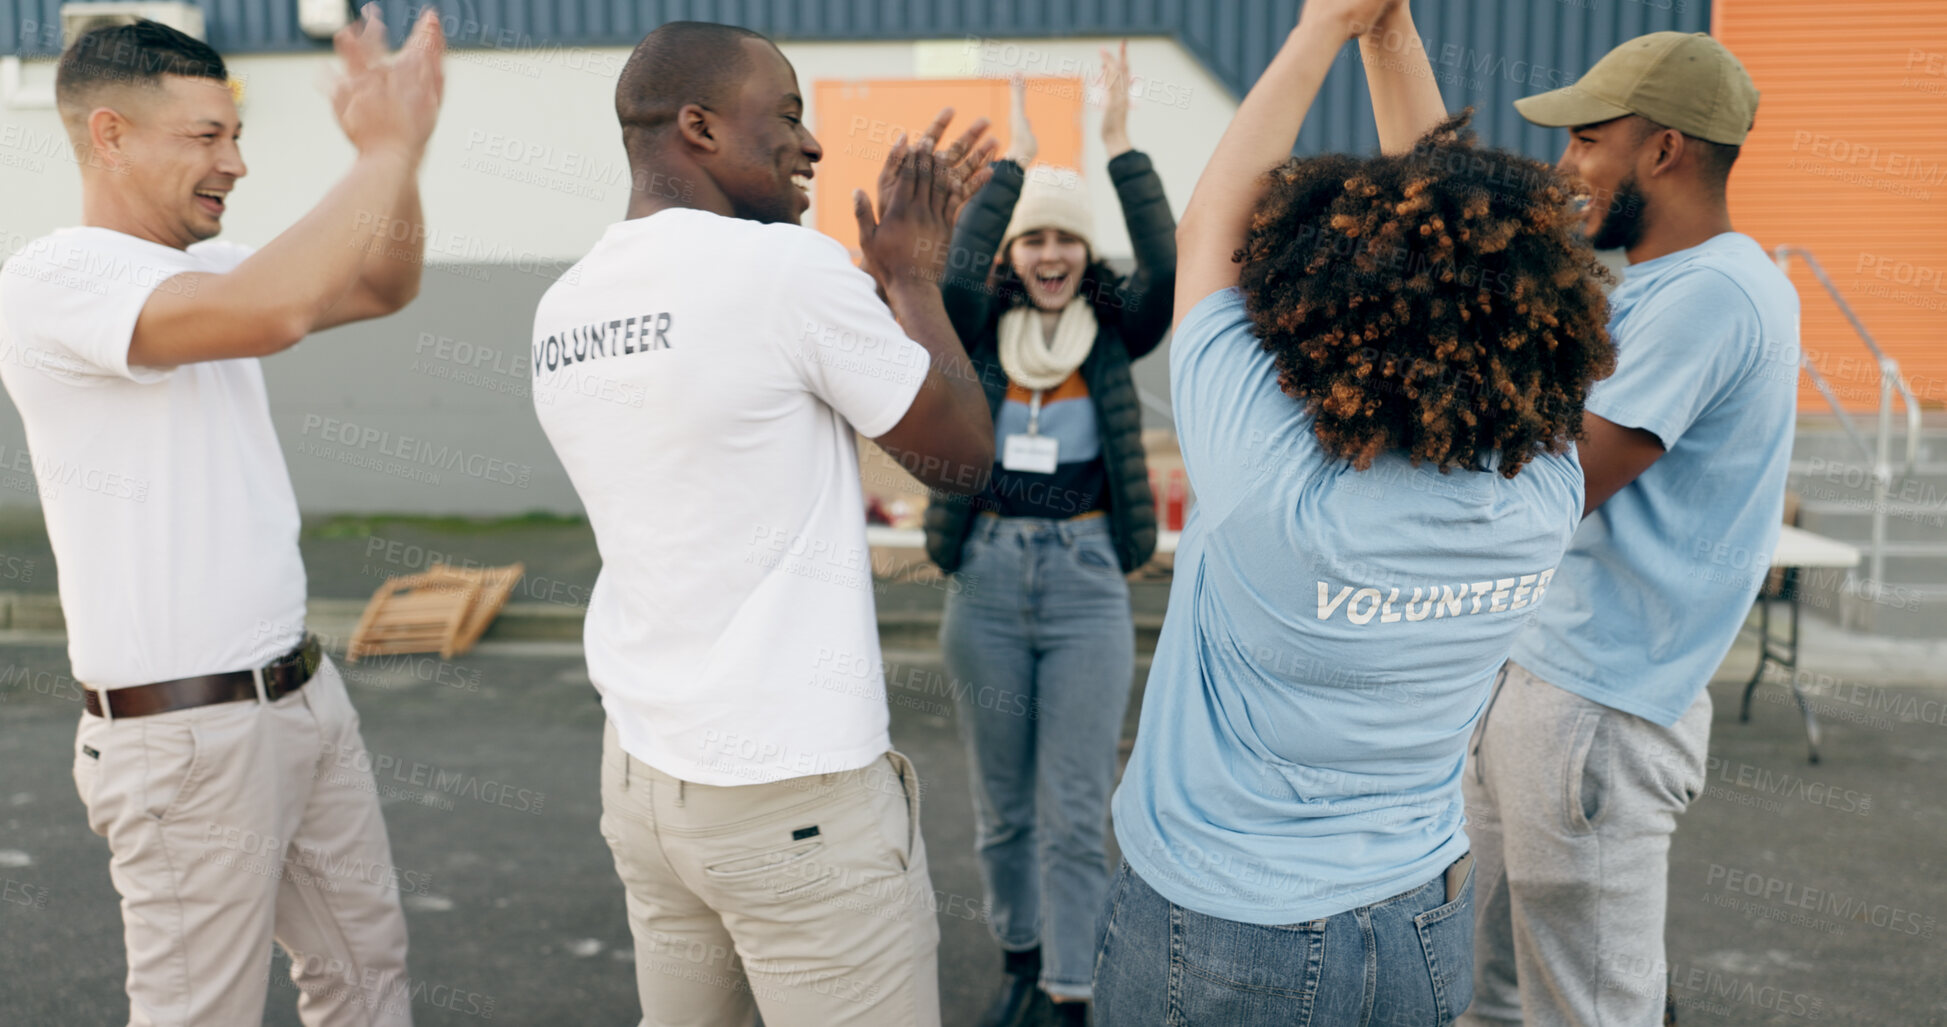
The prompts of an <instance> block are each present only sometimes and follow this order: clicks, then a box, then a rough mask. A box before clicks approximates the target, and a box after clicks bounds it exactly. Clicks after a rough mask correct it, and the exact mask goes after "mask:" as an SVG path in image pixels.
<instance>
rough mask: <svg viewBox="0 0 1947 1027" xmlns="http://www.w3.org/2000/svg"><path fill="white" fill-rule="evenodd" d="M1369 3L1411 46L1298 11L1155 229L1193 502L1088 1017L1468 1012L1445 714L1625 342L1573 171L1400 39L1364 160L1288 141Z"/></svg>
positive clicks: (1375, 77) (1578, 497) (1494, 626)
mask: <svg viewBox="0 0 1947 1027" xmlns="http://www.w3.org/2000/svg"><path fill="white" fill-rule="evenodd" d="M1381 14H1383V15H1384V17H1383V18H1382V19H1380V22H1379V25H1378V26H1377V27H1374V28H1373V33H1374V34H1375V35H1376V36H1380V37H1381V38H1393V39H1400V38H1405V39H1417V38H1419V37H1418V35H1417V34H1416V33H1415V31H1414V29H1413V25H1412V20H1411V16H1410V14H1409V13H1408V12H1407V11H1406V10H1405V7H1404V5H1403V4H1402V5H1398V6H1392V5H1390V4H1388V3H1386V2H1384V0H1364V2H1360V0H1343V2H1320V0H1313V2H1311V3H1308V4H1307V5H1306V7H1305V11H1304V14H1303V16H1302V18H1301V20H1300V22H1299V24H1298V26H1297V28H1296V29H1294V30H1293V32H1292V34H1291V36H1290V38H1289V39H1288V41H1287V42H1286V43H1285V45H1284V47H1283V48H1282V50H1281V51H1280V52H1279V53H1278V55H1277V57H1276V58H1275V59H1274V60H1273V61H1272V63H1271V66H1270V67H1269V68H1268V69H1267V70H1266V71H1265V73H1264V76H1263V77H1262V78H1261V79H1260V80H1259V81H1258V83H1257V84H1256V86H1255V87H1254V88H1253V89H1252V91H1251V93H1250V95H1249V96H1248V97H1247V98H1246V99H1245V100H1244V102H1243V104H1242V105H1241V106H1240V107H1239V109H1238V113H1237V117H1236V119H1235V120H1234V121H1233V122H1232V123H1231V126H1230V128H1229V130H1228V131H1227V132H1226V133H1225V135H1224V137H1223V140H1222V142H1221V143H1220V144H1219V146H1218V149H1217V151H1216V153H1215V154H1214V155H1213V156H1212V158H1211V161H1210V165H1209V167H1208V168H1207V169H1206V170H1205V171H1204V173H1203V176H1202V178H1201V179H1200V180H1199V181H1198V183H1197V187H1196V192H1195V193H1194V194H1193V196H1192V197H1191V199H1190V202H1189V205H1188V208H1187V209H1186V211H1185V212H1184V215H1183V218H1182V220H1181V222H1180V226H1181V227H1180V228H1179V230H1178V232H1177V246H1178V254H1179V257H1178V278H1177V282H1178V291H1177V306H1176V309H1177V310H1178V311H1179V312H1181V313H1179V317H1180V318H1181V320H1180V323H1179V324H1178V326H1177V330H1176V335H1175V337H1174V341H1173V343H1172V344H1171V354H1170V356H1171V367H1170V374H1171V394H1172V399H1173V405H1174V411H1175V416H1176V425H1177V436H1178V440H1179V442H1180V444H1181V446H1182V451H1183V459H1184V464H1185V467H1186V468H1187V470H1188V472H1189V476H1190V481H1191V485H1192V486H1193V487H1194V489H1195V491H1196V496H1197V503H1196V508H1195V511H1194V513H1193V514H1192V515H1191V519H1190V523H1189V525H1188V527H1187V529H1186V530H1185V532H1184V535H1183V538H1182V543H1181V545H1180V547H1179V549H1178V551H1177V555H1176V567H1175V576H1174V581H1173V583H1172V586H1171V592H1170V601H1169V613H1168V616H1167V617H1166V618H1165V619H1164V623H1163V632H1162V636H1161V638H1160V639H1159V641H1158V643H1157V647H1156V655H1155V658H1154V662H1153V664H1152V667H1151V670H1150V674H1149V682H1148V688H1147V691H1146V694H1145V696H1144V700H1143V709H1142V721H1141V727H1140V730H1139V732H1138V734H1137V738H1136V745H1135V751H1134V753H1133V755H1132V757H1131V759H1130V762H1129V766H1128V769H1127V771H1126V773H1125V775H1124V778H1123V781H1122V785H1121V787H1120V788H1119V789H1118V790H1117V792H1116V795H1115V798H1114V800H1113V807H1112V808H1113V811H1114V816H1115V830H1116V837H1117V840H1118V841H1119V842H1120V844H1121V848H1122V853H1123V858H1124V863H1123V865H1122V867H1121V868H1120V870H1119V872H1118V874H1117V878H1116V881H1115V883H1114V884H1113V885H1112V886H1111V894H1110V904H1109V909H1108V913H1107V918H1106V922H1105V925H1104V927H1103V937H1102V943H1101V946H1100V951H1099V955H1098V959H1097V964H1096V976H1095V985H1094V991H1095V996H1096V1003H1097V1006H1096V1018H1097V1022H1098V1023H1100V1024H1105V1025H1120V1024H1151V1023H1158V1022H1163V1021H1164V1020H1167V1021H1168V1022H1170V1023H1189V1024H1211V1025H1223V1027H1251V1025H1256V1024H1289V1023H1308V1024H1312V1025H1315V1027H1317V1025H1337V1024H1365V1023H1395V1024H1415V1025H1424V1024H1443V1023H1447V1022H1449V1021H1451V1020H1452V1018H1453V1017H1454V1016H1455V1015H1456V1014H1458V1013H1459V1012H1460V1010H1462V1009H1464V1008H1466V1005H1467V1001H1468V993H1469V990H1470V988H1471V975H1470V973H1469V969H1470V967H1471V965H1472V958H1471V949H1472V938H1473V918H1472V906H1471V902H1470V899H1469V896H1470V894H1471V880H1470V878H1469V876H1468V873H1467V861H1466V859H1465V856H1466V854H1467V852H1468V839H1467V836H1466V835H1465V834H1464V833H1463V832H1462V830H1461V824H1462V802H1461V790H1460V776H1461V769H1462V766H1463V764H1464V761H1465V758H1466V742H1467V732H1468V729H1469V727H1470V726H1471V725H1472V724H1473V722H1474V719H1475V717H1476V716H1477V715H1478V714H1479V712H1480V710H1481V708H1482V707H1483V706H1484V705H1485V704H1486V702H1487V698H1488V694H1489V691H1490V687H1491V684H1492V682H1493V679H1494V675H1495V672H1496V671H1497V670H1498V669H1499V667H1500V666H1501V664H1502V662H1503V661H1504V660H1505V659H1506V658H1507V653H1508V647H1509V645H1510V644H1511V642H1512V641H1513V638H1514V634H1515V632H1516V630H1517V629H1518V628H1519V627H1520V625H1521V624H1522V623H1523V622H1524V621H1525V620H1526V619H1527V618H1528V617H1529V616H1530V615H1531V611H1532V610H1533V609H1534V607H1535V605H1536V604H1537V603H1539V602H1542V601H1543V600H1544V598H1545V597H1546V596H1547V594H1548V593H1549V591H1550V589H1551V587H1552V584H1551V583H1552V579H1553V576H1554V573H1555V568H1556V564H1557V563H1558V561H1559V560H1560V559H1561V556H1562V553H1563V551H1564V550H1565V549H1566V548H1567V546H1568V542H1569V539H1570V538H1571V537H1572V536H1573V534H1574V532H1575V528H1576V524H1577V523H1578V522H1579V520H1580V519H1581V513H1582V498H1583V497H1582V489H1583V482H1582V473H1581V470H1580V468H1579V466H1578V465H1577V462H1576V459H1575V457H1574V454H1573V446H1572V442H1573V439H1574V437H1575V434H1576V432H1577V429H1578V428H1579V426H1580V424H1581V420H1582V402H1583V397H1584V396H1585V395H1586V394H1587V391H1588V388H1589V386H1590V383H1591V382H1592V381H1594V380H1596V379H1599V378H1600V377H1602V376H1603V375H1605V374H1607V373H1608V371H1609V369H1610V367H1611V366H1612V364H1613V350H1612V348H1611V346H1610V344H1609V341H1608V338H1607V336H1606V334H1605V333H1604V330H1603V321H1604V318H1605V316H1606V309H1605V306H1604V303H1603V299H1602V293H1601V288H1600V285H1599V282H1598V280H1597V279H1598V277H1599V276H1600V274H1601V272H1600V269H1599V267H1598V266H1597V265H1596V263H1595V261H1594V259H1593V255H1592V254H1591V252H1590V251H1589V250H1588V249H1587V248H1586V247H1585V246H1583V245H1581V243H1580V242H1579V241H1578V240H1577V239H1576V238H1575V234H1574V229H1575V224H1576V222H1577V220H1578V218H1577V217H1576V215H1575V214H1574V213H1573V212H1572V207H1571V198H1572V195H1573V194H1572V192H1571V190H1570V188H1569V186H1568V183H1567V182H1566V181H1565V180H1563V179H1562V178H1561V177H1560V176H1558V175H1557V174H1556V173H1555V172H1553V171H1552V170H1551V169H1549V168H1547V167H1546V166H1544V165H1542V164H1539V163H1537V162H1535V161H1532V160H1528V159H1527V158H1524V157H1519V156H1517V155H1513V154H1507V153H1501V152H1496V151H1491V150H1483V149H1479V148H1477V147H1476V146H1474V145H1473V141H1472V139H1471V137H1470V136H1469V135H1468V134H1466V133H1465V131H1464V125H1465V122H1466V117H1467V116H1466V115H1461V116H1459V117H1456V118H1447V117H1446V112H1445V110H1444V108H1443V106H1442V104H1441V100H1440V95H1439V90H1438V88H1437V86H1435V85H1434V84H1433V83H1434V80H1433V78H1432V75H1431V74H1430V70H1429V69H1428V68H1427V66H1426V59H1425V55H1424V54H1423V53H1419V54H1418V66H1417V67H1414V66H1413V62H1411V61H1403V60H1401V59H1399V58H1398V57H1397V56H1396V55H1395V54H1394V53H1388V52H1386V51H1384V50H1383V49H1380V48H1378V47H1377V46H1375V45H1373V44H1371V43H1368V44H1366V47H1367V53H1366V56H1367V58H1368V61H1367V73H1368V80H1369V81H1370V82H1371V87H1372V91H1373V106H1374V110H1375V112H1376V114H1377V116H1378V122H1379V128H1380V140H1381V143H1382V145H1383V147H1384V152H1383V154H1382V155H1381V156H1379V157H1374V158H1369V159H1359V158H1354V157H1347V156H1339V155H1327V156H1322V157H1314V158H1306V159H1297V160H1289V159H1287V158H1288V156H1289V154H1290V151H1291V144H1292V141H1293V140H1294V138H1295V137H1296V135H1297V133H1298V126H1299V122H1300V120H1301V119H1302V118H1303V117H1304V114H1305V110H1306V108H1307V107H1308V106H1309V104H1310V100H1311V99H1312V98H1313V97H1315V96H1316V95H1317V91H1318V88H1319V85H1320V84H1321V82H1322V80H1323V79H1324V76H1325V74H1326V71H1327V69H1329V68H1330V67H1331V66H1332V64H1333V63H1334V56H1335V54H1336V53H1337V52H1338V50H1339V49H1340V48H1341V47H1342V46H1343V45H1344V44H1345V42H1346V40H1347V39H1348V38H1351V37H1352V35H1353V34H1354V33H1356V32H1358V31H1360V29H1359V28H1357V27H1355V26H1360V25H1364V26H1372V23H1373V21H1374V20H1375V19H1376V18H1379V17H1380V15H1381ZM1370 38H1371V37H1368V39H1370ZM1415 52H1416V53H1417V51H1415ZM1429 128H1431V131H1427V129H1429ZM1423 132H1424V133H1425V134H1424V135H1422V133H1423ZM1416 139H1417V142H1416ZM1240 250H1241V251H1242V254H1243V256H1242V259H1241V263H1240V262H1233V260H1232V259H1231V254H1232V253H1234V252H1238V251H1240ZM1370 982H1377V986H1376V987H1374V986H1373V984H1372V983H1370Z"/></svg>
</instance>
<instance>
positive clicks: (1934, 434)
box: [1792, 412, 1947, 462]
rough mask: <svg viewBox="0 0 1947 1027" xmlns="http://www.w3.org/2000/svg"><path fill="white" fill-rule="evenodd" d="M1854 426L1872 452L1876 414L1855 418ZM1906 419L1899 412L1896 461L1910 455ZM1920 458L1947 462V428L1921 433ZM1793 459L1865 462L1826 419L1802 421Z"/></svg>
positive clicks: (1856, 447)
mask: <svg viewBox="0 0 1947 1027" xmlns="http://www.w3.org/2000/svg"><path fill="white" fill-rule="evenodd" d="M1853 423H1854V424H1855V425H1857V426H1858V428H1859V433H1860V435H1861V436H1862V437H1863V438H1864V439H1865V441H1866V447H1867V448H1868V449H1869V450H1870V449H1871V448H1872V447H1873V445H1874V440H1873V432H1874V429H1875V427H1876V415H1874V414H1870V413H1869V414H1865V415H1864V416H1855V417H1854V418H1853ZM1905 432H1906V428H1905V419H1904V418H1903V417H1901V416H1899V414H1898V413H1897V412H1896V413H1895V416H1894V419H1893V435H1892V451H1893V459H1894V460H1896V461H1897V460H1902V459H1904V458H1905V456H1906V434H1905ZM1917 452H1918V455H1919V459H1920V460H1921V461H1923V462H1926V461H1947V427H1940V426H1928V427H1923V428H1922V429H1921V430H1920V441H1919V445H1918V447H1917ZM1792 456H1793V458H1794V459H1811V458H1820V459H1824V460H1833V461H1844V462H1854V461H1857V460H1860V459H1862V458H1863V457H1862V455H1861V453H1860V448H1859V445H1858V444H1857V443H1855V442H1853V441H1852V437H1851V436H1849V435H1847V434H1846V433H1845V429H1843V428H1841V427H1839V424H1838V422H1837V421H1834V420H1826V421H1822V422H1819V423H1816V424H1815V423H1810V422H1805V421H1801V422H1800V423H1799V425H1798V431H1797V432H1796V433H1795V434H1794V435H1793V437H1792Z"/></svg>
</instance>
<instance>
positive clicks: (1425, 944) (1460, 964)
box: [1413, 869, 1474, 1024]
mask: <svg viewBox="0 0 1947 1027" xmlns="http://www.w3.org/2000/svg"><path fill="white" fill-rule="evenodd" d="M1413 927H1414V929H1415V930H1416V931H1417V932H1418V933H1419V935H1420V948H1421V949H1422V950H1423V951H1424V952H1425V953H1426V969H1427V973H1428V974H1429V975H1430V976H1431V977H1432V979H1433V1002H1434V1005H1435V1006H1436V1008H1437V1009H1438V1012H1439V1017H1440V1019H1439V1020H1438V1022H1439V1023H1442V1024H1447V1023H1452V1022H1453V1020H1454V1018H1455V1017H1457V1016H1459V1015H1460V1014H1461V1013H1464V1012H1466V1011H1467V1006H1468V1005H1469V1004H1471V1003H1472V1002H1473V1001H1474V874H1473V871H1472V870H1471V869H1469V870H1468V872H1467V881H1466V883H1465V884H1463V885H1461V888H1460V895H1459V897H1457V898H1455V899H1454V900H1453V901H1452V902H1448V903H1446V904H1444V905H1439V906H1435V907H1433V908H1432V909H1429V910H1427V911H1426V912H1424V913H1421V914H1420V915H1418V916H1416V917H1414V918H1413Z"/></svg>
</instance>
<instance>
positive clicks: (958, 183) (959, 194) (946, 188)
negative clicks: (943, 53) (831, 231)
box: [852, 107, 999, 293]
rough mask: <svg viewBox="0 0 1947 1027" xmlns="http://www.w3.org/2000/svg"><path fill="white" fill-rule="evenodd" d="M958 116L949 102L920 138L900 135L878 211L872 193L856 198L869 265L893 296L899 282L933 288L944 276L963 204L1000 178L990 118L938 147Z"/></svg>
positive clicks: (882, 177)
mask: <svg viewBox="0 0 1947 1027" xmlns="http://www.w3.org/2000/svg"><path fill="white" fill-rule="evenodd" d="M952 120H953V108H951V107H948V108H946V109H945V110H942V111H941V112H940V113H939V116H938V117H936V118H934V119H933V124H932V125H930V126H928V127H927V129H926V132H925V134H923V135H921V136H920V137H919V139H917V140H915V141H913V142H911V143H910V144H909V143H908V142H907V139H906V137H905V135H904V133H901V135H900V136H899V138H898V139H897V140H896V141H894V143H893V145H892V149H891V150H890V151H888V152H887V154H886V162H885V165H884V167H882V168H881V169H880V171H879V183H878V192H879V195H878V209H877V213H876V215H875V213H874V209H873V201H872V200H871V199H870V198H868V197H867V196H866V195H865V190H863V189H859V190H856V191H854V193H853V195H852V211H853V214H854V215H855V216H856V217H857V218H858V223H859V250H860V252H861V253H862V254H863V255H864V258H865V270H866V271H868V272H870V273H871V275H872V277H873V278H874V279H876V280H877V281H878V283H879V286H880V288H881V289H882V290H883V291H885V292H887V293H890V292H891V291H892V288H893V284H894V282H895V281H896V280H898V279H910V278H913V277H918V278H921V279H923V280H924V281H926V282H927V283H929V285H933V284H935V283H937V282H938V281H939V279H940V276H941V274H942V273H943V272H944V270H945V267H946V251H947V244H948V243H949V242H950V241H951V240H952V236H953V224H954V222H955V221H956V220H958V219H959V217H960V208H961V207H963V206H965V205H966V202H967V200H968V199H969V198H971V197H972V196H973V194H974V193H976V192H978V191H980V187H981V186H983V185H985V184H986V183H987V179H988V178H990V177H992V175H993V171H992V169H990V168H989V167H988V166H987V164H988V162H989V161H991V160H993V158H994V151H995V150H996V149H998V148H999V144H997V143H996V142H995V141H994V140H992V139H983V138H982V137H983V136H985V135H986V134H987V127H988V123H987V119H986V118H980V119H978V120H976V121H975V122H974V123H973V124H972V125H970V126H968V127H967V130H966V132H964V133H962V134H961V136H960V138H959V139H956V140H954V142H953V145H952V146H949V147H947V148H946V149H945V150H943V151H935V150H934V147H935V146H938V145H939V139H940V137H942V136H944V135H945V134H946V130H947V125H948V124H949V123H950V122H952Z"/></svg>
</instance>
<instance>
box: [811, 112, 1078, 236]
mask: <svg viewBox="0 0 1947 1027" xmlns="http://www.w3.org/2000/svg"><path fill="white" fill-rule="evenodd" d="M1027 86H1028V88H1027V106H1028V123H1029V124H1030V125H1031V126H1032V127H1033V128H1034V138H1035V149H1036V151H1037V158H1036V163H1039V164H1048V165H1056V166H1061V167H1069V168H1080V167H1081V163H1082V82H1081V80H1080V79H1073V78H1031V79H1029V80H1028V84H1027ZM812 97H813V102H814V104H815V109H816V111H817V116H818V123H817V124H816V125H813V126H812V134H813V135H815V136H817V137H818V143H819V145H821V146H823V147H824V148H825V157H824V159H823V160H821V161H819V162H818V167H817V171H816V174H815V176H814V177H813V189H812V191H813V194H814V195H813V198H812V204H813V207H814V210H815V211H816V213H817V219H818V221H817V225H818V230H819V231H821V232H823V233H825V234H826V235H829V236H831V237H832V238H834V239H837V240H838V241H839V242H842V243H844V244H845V247H846V249H849V250H851V251H852V257H853V259H855V260H856V259H857V258H858V255H859V228H858V221H857V219H856V218H855V217H854V215H853V213H852V190H854V189H864V190H865V191H866V195H868V196H873V197H874V202H875V204H876V202H877V193H876V188H875V187H876V184H877V182H878V180H879V169H880V168H881V167H882V166H884V164H885V160H886V151H887V150H888V149H890V148H891V147H892V143H893V140H895V139H897V138H898V137H899V133H900V132H902V131H903V132H905V133H906V134H907V136H908V137H909V138H910V137H913V136H917V135H918V134H919V133H921V132H924V131H926V127H927V126H928V125H931V124H932V123H933V118H934V117H935V116H936V115H938V114H939V113H940V108H942V107H951V108H953V111H954V114H953V124H952V125H951V126H949V127H948V129H947V138H946V139H945V140H942V141H941V142H942V145H944V144H945V143H948V142H951V141H952V140H954V139H956V138H958V137H959V135H960V133H961V132H962V131H964V130H965V129H966V127H967V126H968V125H971V124H973V122H974V119H976V118H982V117H984V118H986V119H987V120H988V121H990V122H992V123H993V126H994V127H993V128H992V129H990V130H989V131H990V133H991V134H992V135H993V137H994V138H995V139H998V140H999V141H1000V144H1001V152H1002V153H1005V152H1006V148H1007V142H1008V139H1007V108H1008V83H1007V81H1006V80H1005V79H997V78H947V79H940V78H929V79H873V80H867V81H848V80H831V79H825V80H821V81H818V82H816V83H814V84H813V85H812Z"/></svg>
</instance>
